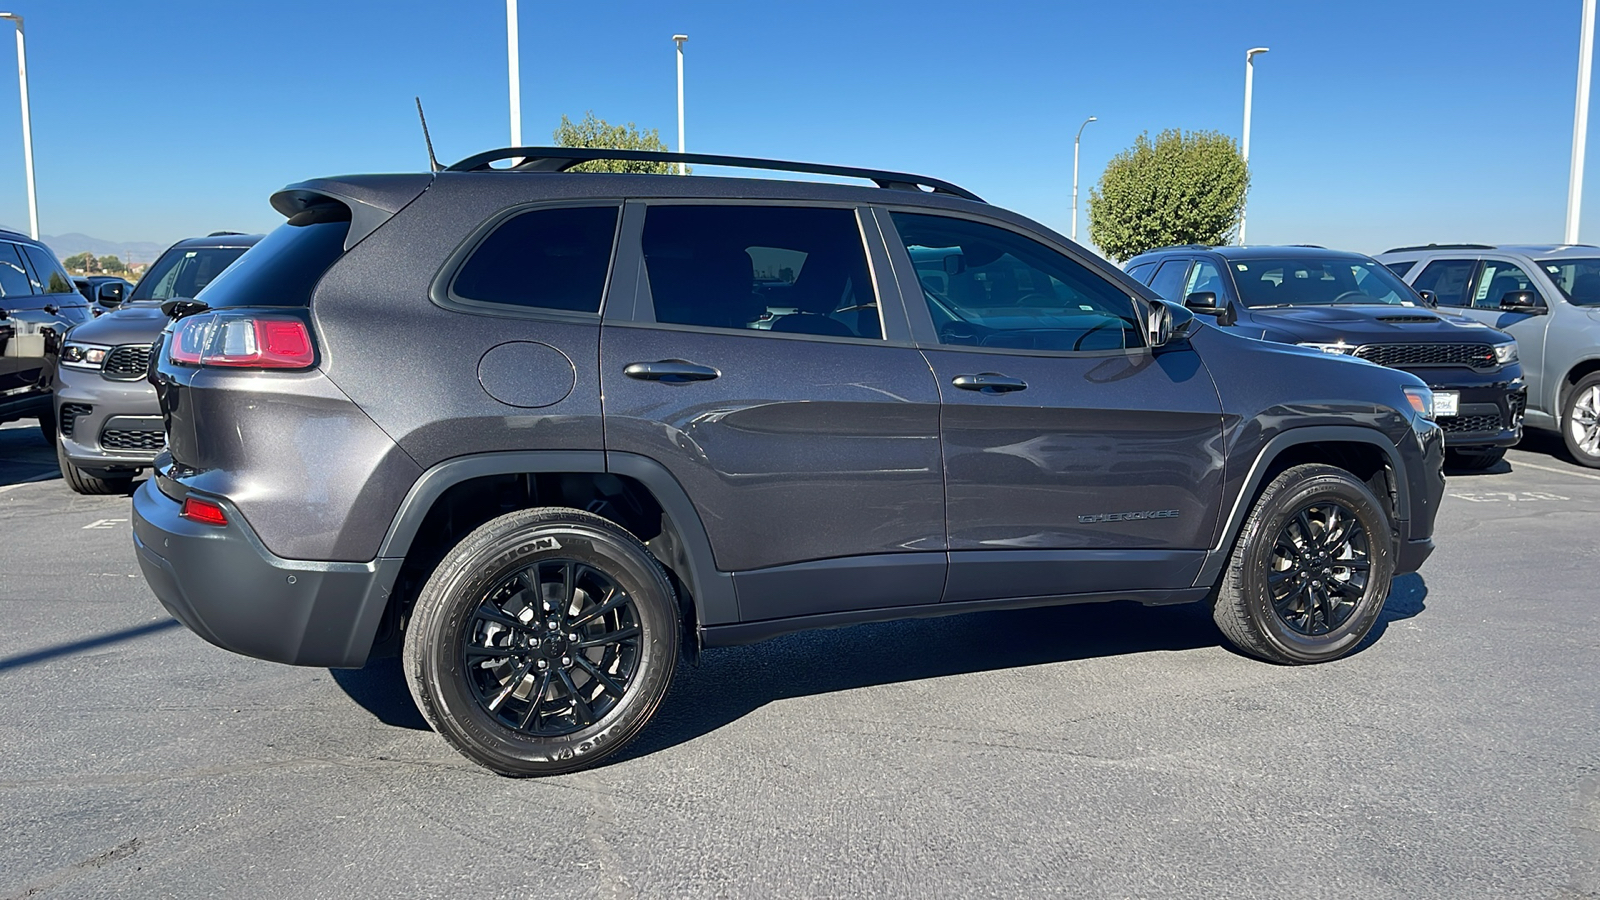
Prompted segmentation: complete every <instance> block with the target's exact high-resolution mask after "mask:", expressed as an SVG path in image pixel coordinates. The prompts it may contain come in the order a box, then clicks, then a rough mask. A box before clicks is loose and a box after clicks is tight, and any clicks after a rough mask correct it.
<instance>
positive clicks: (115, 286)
mask: <svg viewBox="0 0 1600 900" xmlns="http://www.w3.org/2000/svg"><path fill="white" fill-rule="evenodd" d="M125 290H126V288H125V287H124V286H123V284H122V282H120V281H108V282H106V283H105V284H102V285H100V287H99V289H97V290H96V291H95V302H97V303H99V304H100V305H101V306H109V307H112V308H115V307H118V306H121V305H122V301H123V300H125V299H127V298H126V297H124V296H123V292H124V291H125Z"/></svg>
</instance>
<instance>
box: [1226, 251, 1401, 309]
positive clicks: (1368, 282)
mask: <svg viewBox="0 0 1600 900" xmlns="http://www.w3.org/2000/svg"><path fill="white" fill-rule="evenodd" d="M1229 265H1230V266H1232V268H1233V281H1234V284H1235V285H1237V286H1238V288H1239V299H1241V300H1243V301H1244V305H1245V306H1250V307H1265V306H1331V305H1334V304H1340V305H1347V306H1348V305H1361V304H1373V303H1381V304H1385V305H1388V306H1414V305H1416V302H1417V298H1416V295H1415V294H1414V293H1412V291H1411V289H1410V288H1407V287H1406V286H1405V282H1403V281H1401V280H1400V279H1399V278H1397V277H1396V276H1395V274H1394V273H1393V272H1391V271H1389V270H1388V269H1386V268H1384V267H1383V266H1380V265H1378V264H1377V263H1376V262H1374V261H1372V260H1369V259H1366V258H1362V257H1321V256H1319V257H1305V258H1293V257H1291V258H1267V259H1235V260H1231V261H1230V262H1229Z"/></svg>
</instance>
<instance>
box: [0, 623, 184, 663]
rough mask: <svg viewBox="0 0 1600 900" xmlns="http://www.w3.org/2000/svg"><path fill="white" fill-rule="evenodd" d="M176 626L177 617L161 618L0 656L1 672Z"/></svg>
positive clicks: (118, 642)
mask: <svg viewBox="0 0 1600 900" xmlns="http://www.w3.org/2000/svg"><path fill="white" fill-rule="evenodd" d="M176 627H178V620H177V619H160V620H158V621H155V622H146V623H145V624H143V625H135V626H133V627H132V628H119V629H117V630H116V631H108V632H105V633H104V634H97V635H95V636H94V637H89V638H83V639H82V640H77V641H68V642H67V643H64V644H55V645H53V646H50V647H41V648H40V649H38V650H29V651H27V652H26V653H18V654H15V655H12V656H0V672H4V671H5V670H7V669H18V668H21V667H23V666H31V665H33V664H34V663H41V662H44V661H46V660H51V659H56V658H57V657H61V656H71V655H72V654H74V653H82V652H83V651H85V650H93V649H95V648H96V647H104V646H105V645H107V644H120V643H122V642H123V641H131V640H134V639H135V638H142V637H144V636H145V635H148V634H155V633H156V632H159V631H166V630H167V629H169V628H176Z"/></svg>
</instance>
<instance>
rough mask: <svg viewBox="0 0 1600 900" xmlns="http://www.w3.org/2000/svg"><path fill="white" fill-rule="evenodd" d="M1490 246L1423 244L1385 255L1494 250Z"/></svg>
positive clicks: (1392, 251)
mask: <svg viewBox="0 0 1600 900" xmlns="http://www.w3.org/2000/svg"><path fill="white" fill-rule="evenodd" d="M1493 249H1494V247H1493V246H1492V245H1490V244H1423V245H1419V246H1416V247H1396V248H1394V249H1393V250H1385V251H1383V252H1385V253H1410V252H1413V251H1416V250H1493Z"/></svg>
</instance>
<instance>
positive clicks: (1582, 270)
mask: <svg viewBox="0 0 1600 900" xmlns="http://www.w3.org/2000/svg"><path fill="white" fill-rule="evenodd" d="M1539 265H1541V266H1544V271H1545V274H1547V275H1549V276H1550V280H1551V281H1554V282H1555V283H1556V287H1558V288H1560V289H1561V293H1562V294H1563V295H1565V296H1566V298H1567V300H1568V302H1570V303H1571V304H1572V305H1573V306H1600V259H1542V260H1540V261H1539Z"/></svg>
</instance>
